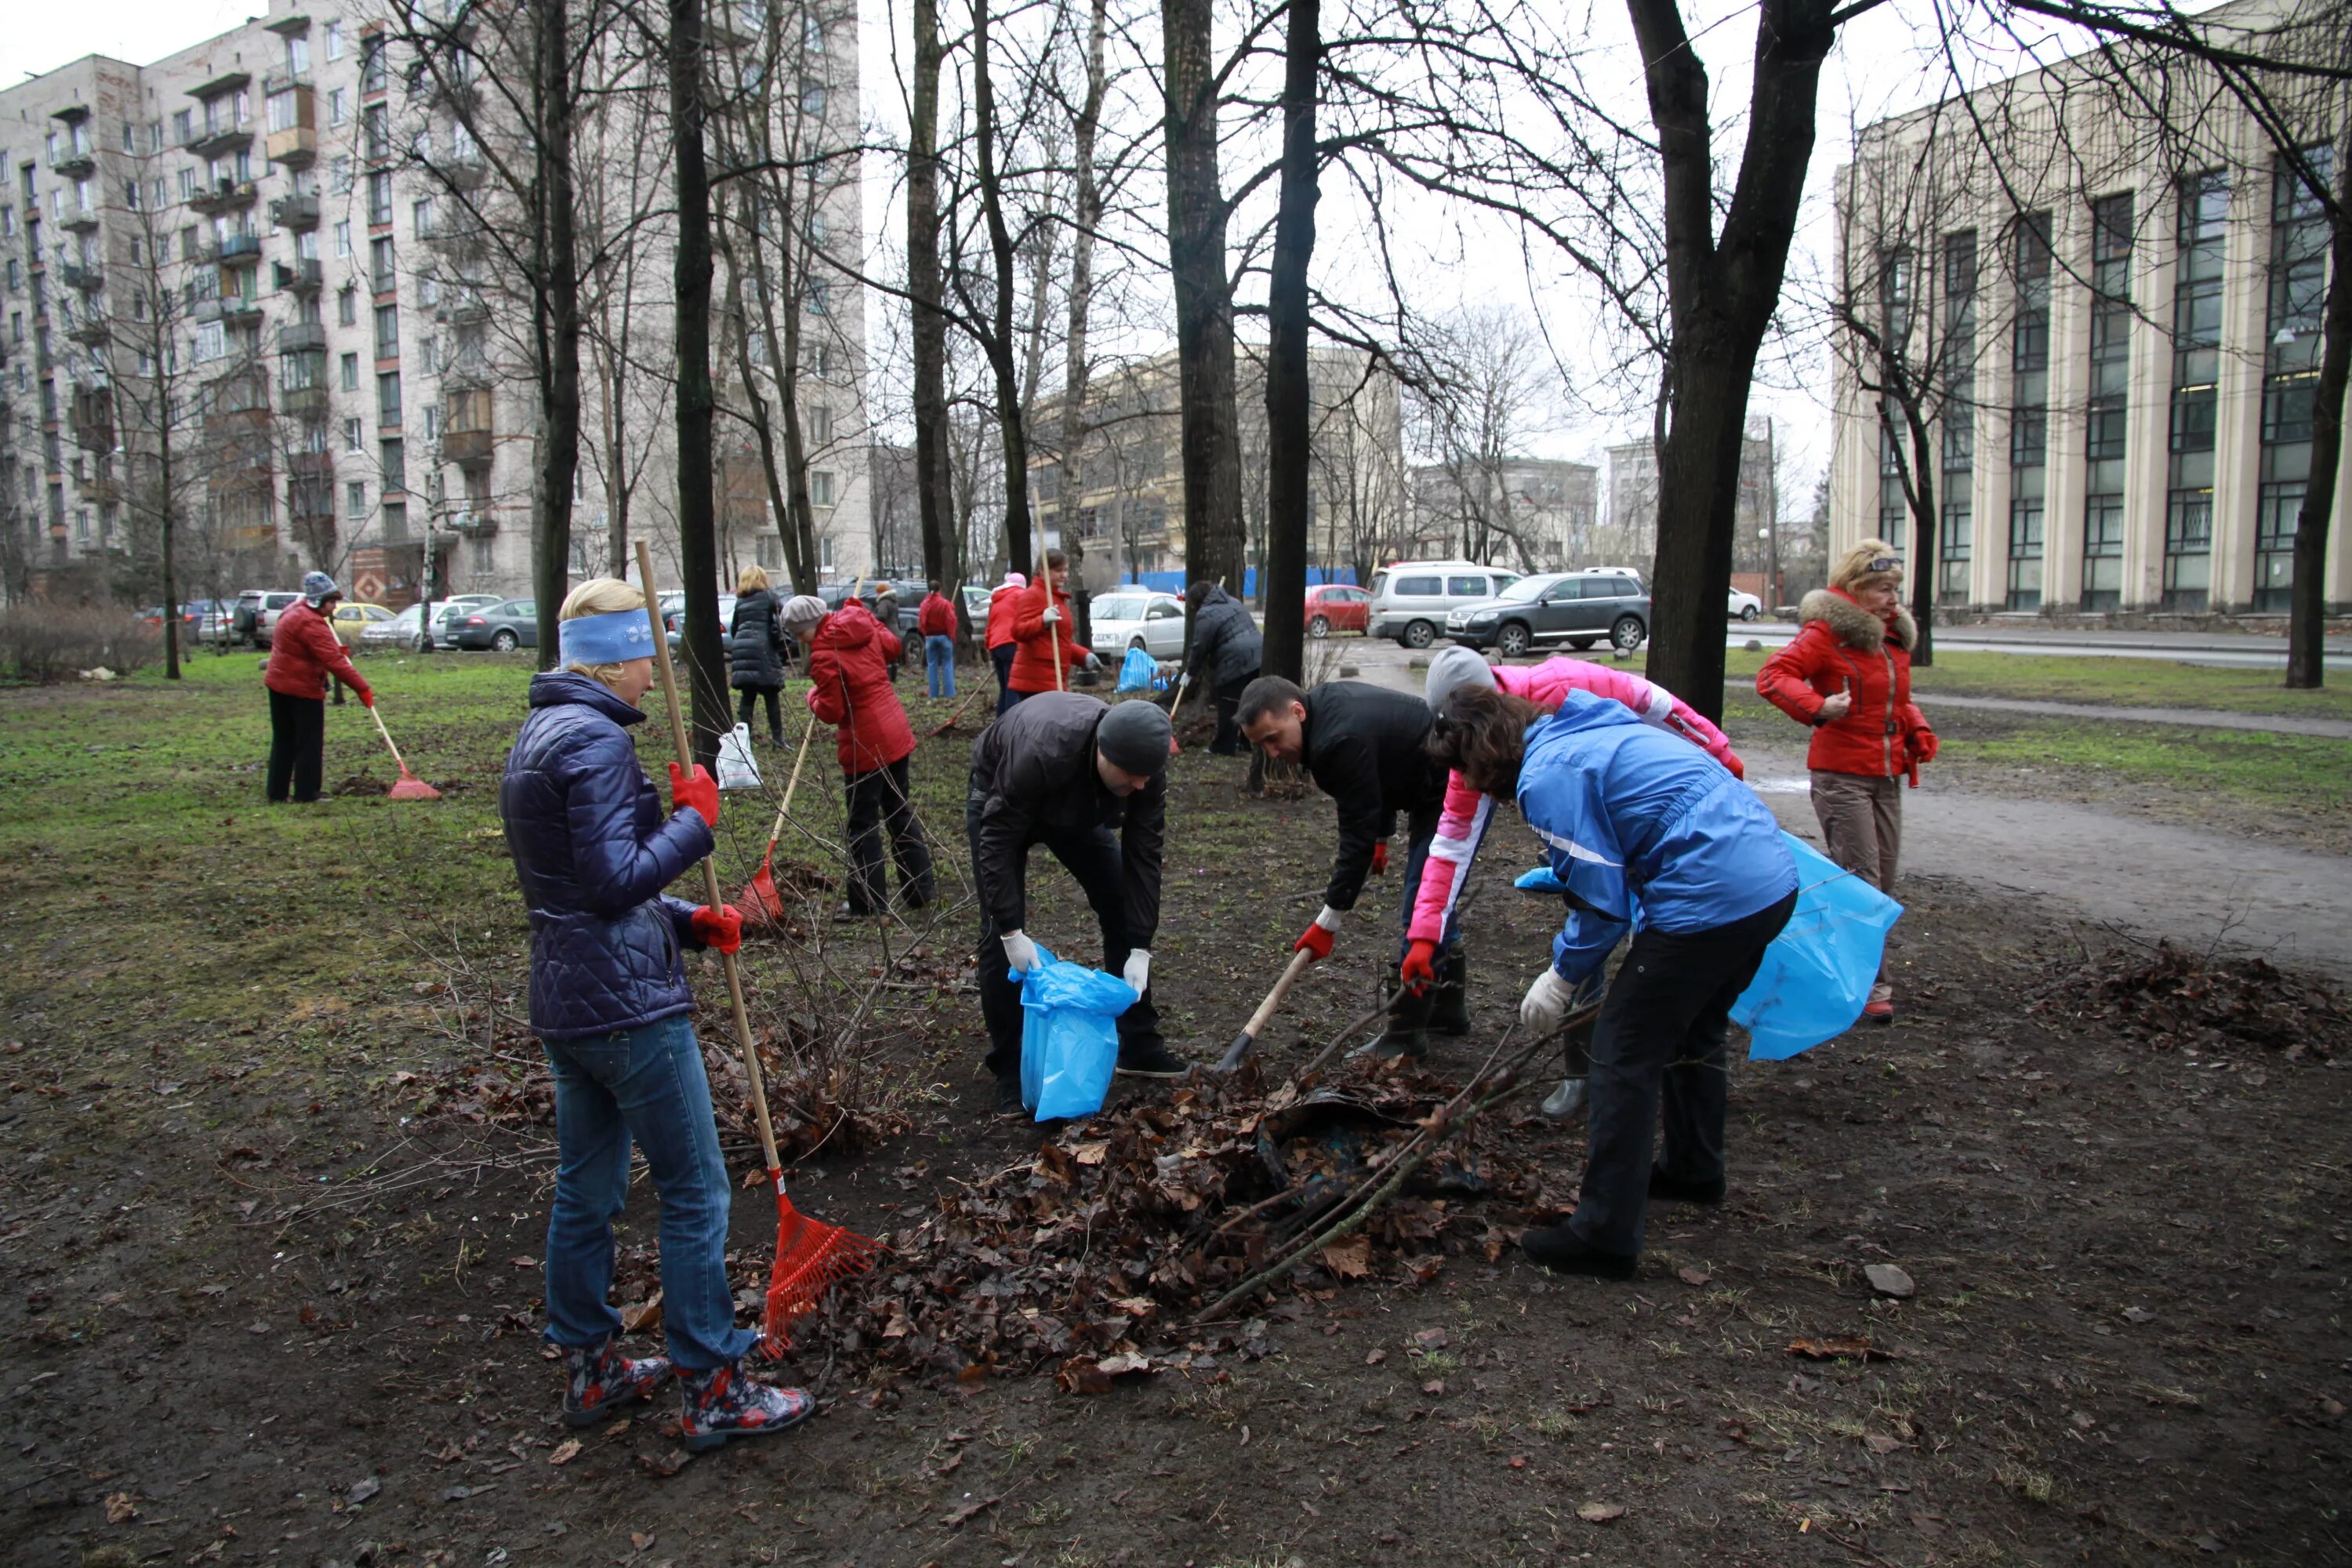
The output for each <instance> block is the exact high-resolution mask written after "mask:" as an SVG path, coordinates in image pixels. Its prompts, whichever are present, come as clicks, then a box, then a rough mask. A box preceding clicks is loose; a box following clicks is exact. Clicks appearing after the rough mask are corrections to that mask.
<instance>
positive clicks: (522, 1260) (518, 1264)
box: [507, 1253, 539, 1268]
mask: <svg viewBox="0 0 2352 1568" xmlns="http://www.w3.org/2000/svg"><path fill="white" fill-rule="evenodd" d="M507 1267H508V1268H538V1267H539V1259H538V1258H526V1257H524V1256H523V1255H522V1254H521V1253H517V1254H515V1255H514V1256H513V1257H512V1258H508V1259H507Z"/></svg>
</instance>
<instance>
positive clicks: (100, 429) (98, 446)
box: [72, 391, 114, 452]
mask: <svg viewBox="0 0 2352 1568" xmlns="http://www.w3.org/2000/svg"><path fill="white" fill-rule="evenodd" d="M72 413H73V435H74V445H75V446H77V447H82V448H83V449H84V450H86V451H91V452H111V451H112V450H114V405H113V403H112V402H111V401H110V400H109V399H108V397H107V395H106V394H104V393H103V392H91V391H79V392H76V393H75V394H74V396H73V409H72Z"/></svg>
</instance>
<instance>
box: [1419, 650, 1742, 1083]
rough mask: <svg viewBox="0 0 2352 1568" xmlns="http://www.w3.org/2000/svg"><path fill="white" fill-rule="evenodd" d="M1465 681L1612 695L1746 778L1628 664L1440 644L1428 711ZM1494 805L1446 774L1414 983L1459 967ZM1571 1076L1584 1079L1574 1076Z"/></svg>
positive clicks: (1719, 735) (1709, 730) (1422, 902)
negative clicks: (1460, 934) (1447, 956)
mask: <svg viewBox="0 0 2352 1568" xmlns="http://www.w3.org/2000/svg"><path fill="white" fill-rule="evenodd" d="M1465 686H1483V687H1485V688H1486V689H1489V690H1501V691H1506V692H1508V693H1509V694H1510V695H1511V696H1513V697H1523V698H1525V699H1527V700H1528V701H1530V702H1532V703H1534V704H1535V705H1536V706H1537V707H1538V708H1540V709H1542V710H1544V711H1545V712H1547V713H1549V712H1552V711H1555V710H1558V709H1559V705H1560V703H1561V702H1562V701H1564V700H1566V699H1567V696H1568V694H1569V693H1570V692H1571V691H1589V692H1591V694H1592V695H1593V696H1595V697H1606V698H1608V699H1609V700H1612V701H1613V702H1622V703H1623V704H1624V705H1625V706H1626V707H1628V708H1630V709H1632V710H1633V711H1634V712H1636V713H1638V714H1640V715H1641V716H1642V721H1643V723H1646V724H1654V725H1655V726H1656V727H1658V728H1659V729H1661V730H1664V731H1668V732H1669V733H1671V734H1676V735H1680V736H1681V737H1682V738H1683V739H1684V740H1685V741H1688V742H1691V743H1692V744H1693V745H1695V746H1696V747H1698V748H1699V749H1700V750H1701V751H1703V752H1706V754H1707V755H1708V756H1710V757H1713V758H1714V759H1715V760H1716V761H1717V762H1718V763H1722V764H1723V765H1724V766H1725V767H1726V768H1728V769H1729V770H1730V771H1731V776H1732V777H1734V778H1745V777H1747V776H1748V773H1747V770H1746V768H1744V767H1743V766H1742V765H1741V764H1740V761H1739V753H1738V752H1734V751H1733V750H1732V749H1731V742H1728V741H1727V740H1725V739H1724V738H1723V731H1720V730H1718V729H1717V728H1716V727H1715V726H1714V725H1713V724H1710V723H1708V722H1707V721H1706V719H1704V718H1702V717H1701V716H1700V715H1699V714H1698V713H1696V712H1695V711H1693V710H1692V709H1691V707H1690V705H1689V704H1688V703H1685V701H1683V700H1682V699H1680V698H1678V697H1676V696H1675V694H1674V693H1673V692H1671V691H1668V690H1667V689H1665V688H1664V687H1663V686H1657V685H1654V684H1652V683H1651V682H1649V681H1647V680H1644V679H1642V678H1641V677H1640V676H1638V675H1634V674H1633V673H1632V672H1630V671H1627V670H1622V669H1615V668H1611V667H1610V666H1608V665H1605V664H1592V663H1590V662H1588V661H1586V660H1584V659H1580V658H1550V659H1546V660H1545V661H1544V662H1543V663H1541V664H1538V665H1489V664H1488V663H1487V662H1486V656H1485V655H1483V654H1480V653H1479V652H1477V651H1476V650H1475V649H1473V648H1466V647H1460V646H1458V645H1456V646H1454V647H1446V648H1442V649H1440V650H1439V651H1438V653H1437V654H1436V656H1435V657H1434V658H1432V659H1431V660H1430V661H1429V686H1428V690H1427V698H1428V701H1429V706H1430V710H1432V711H1433V712H1434V713H1435V714H1436V715H1437V716H1438V717H1439V718H1441V719H1443V718H1444V716H1445V700H1446V699H1447V698H1449V697H1451V696H1452V695H1453V694H1454V692H1455V691H1457V690H1460V689H1462V688H1464V687H1465ZM1494 810H1495V797H1494V796H1492V795H1486V794H1484V793H1483V792H1481V791H1479V790H1477V789H1475V788H1474V787H1473V786H1472V785H1471V784H1470V782H1469V781H1468V780H1467V779H1465V778H1464V777H1463V776H1462V775H1461V774H1460V773H1451V774H1448V775H1447V777H1446V780H1445V807H1444V812H1443V813H1442V814H1441V815H1440V816H1439V817H1438V819H1437V837H1435V838H1433V839H1432V840H1430V845H1429V859H1428V863H1427V864H1426V865H1424V866H1423V868H1422V873H1421V882H1420V885H1419V887H1418V888H1417V889H1415V890H1414V894H1413V909H1412V924H1411V925H1410V926H1409V927H1408V928H1407V930H1406V932H1405V940H1406V942H1407V943H1408V946H1407V948H1406V952H1405V959H1404V964H1403V966H1402V969H1401V970H1400V971H1399V972H1398V978H1399V979H1400V980H1401V981H1402V983H1403V984H1405V985H1407V986H1409V987H1414V988H1420V987H1426V986H1433V985H1435V984H1438V983H1439V981H1440V978H1441V977H1440V974H1439V971H1440V969H1442V968H1445V969H1450V968H1451V967H1453V966H1452V965H1450V964H1448V963H1445V962H1444V959H1443V958H1442V957H1441V950H1442V949H1445V948H1448V947H1449V946H1450V945H1451V943H1452V942H1453V940H1454V907H1455V906H1456V905H1457V904H1458V903H1459V902H1460V901H1461V898H1462V889H1463V885H1464V883H1465V881H1466V879H1468V877H1469V873H1470V862H1471V861H1473V860H1475V859H1476V858H1478V845H1479V843H1480V841H1481V840H1482V839H1484V838H1485V837H1486V824H1487V821H1488V819H1489V818H1490V817H1491V816H1493V814H1494ZM1570 1082H1571V1083H1572V1084H1573V1083H1576V1082H1578V1080H1576V1079H1570ZM1582 1098H1583V1097H1582V1096H1581V1095H1580V1094H1577V1095H1574V1096H1572V1097H1563V1096H1561V1095H1555V1096H1553V1097H1552V1098H1551V1099H1550V1100H1546V1101H1545V1102H1544V1107H1545V1109H1546V1110H1549V1111H1550V1112H1551V1113H1552V1114H1554V1115H1556V1116H1566V1115H1568V1114H1570V1113H1571V1112H1573V1110H1575V1108H1576V1106H1577V1105H1578V1104H1580V1103H1581V1101H1582ZM1563 1100H1564V1101H1565V1102H1564V1103H1563Z"/></svg>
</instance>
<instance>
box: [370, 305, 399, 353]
mask: <svg viewBox="0 0 2352 1568" xmlns="http://www.w3.org/2000/svg"><path fill="white" fill-rule="evenodd" d="M399 355H400V307H398V306H397V305H378V306H377V307H376V308H375V357H376V358H378V359H397V358H398V357H399Z"/></svg>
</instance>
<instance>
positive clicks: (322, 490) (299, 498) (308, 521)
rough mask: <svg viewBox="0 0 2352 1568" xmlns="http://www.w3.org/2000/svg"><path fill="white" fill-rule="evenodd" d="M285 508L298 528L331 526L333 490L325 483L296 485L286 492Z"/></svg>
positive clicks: (333, 519) (333, 509)
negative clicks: (321, 525)
mask: <svg viewBox="0 0 2352 1568" xmlns="http://www.w3.org/2000/svg"><path fill="white" fill-rule="evenodd" d="M306 455H307V454H306ZM286 510H287V511H288V512H289V513H291V514H292V516H293V519H294V523H295V526H296V527H298V528H301V529H304V530H315V529H316V528H317V527H318V526H319V525H320V524H325V525H327V526H329V527H332V526H333V524H334V521H335V493H334V490H333V489H332V488H331V486H326V485H296V486H294V487H293V489H290V490H289V491H288V492H287V495H286Z"/></svg>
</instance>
